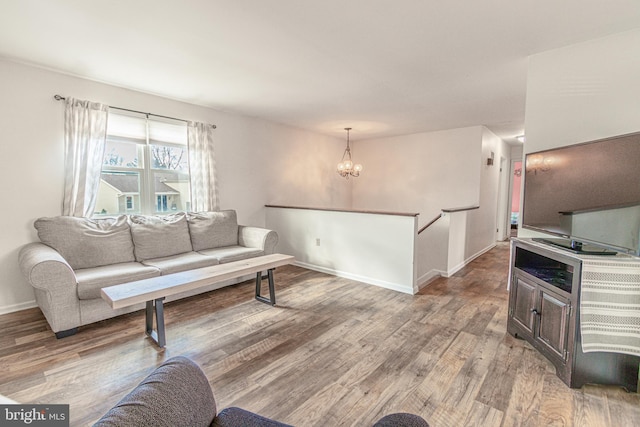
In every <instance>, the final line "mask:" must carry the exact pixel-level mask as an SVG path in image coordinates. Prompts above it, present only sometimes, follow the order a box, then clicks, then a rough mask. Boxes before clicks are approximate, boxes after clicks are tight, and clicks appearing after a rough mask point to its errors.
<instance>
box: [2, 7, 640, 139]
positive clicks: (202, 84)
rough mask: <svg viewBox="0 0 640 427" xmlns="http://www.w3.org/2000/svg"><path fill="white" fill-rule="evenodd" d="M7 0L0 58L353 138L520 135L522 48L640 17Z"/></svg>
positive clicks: (638, 21) (599, 33)
mask: <svg viewBox="0 0 640 427" xmlns="http://www.w3.org/2000/svg"><path fill="white" fill-rule="evenodd" d="M3 3H4V4H3V5H2V13H1V14H0V56H1V57H4V58H8V59H10V60H16V61H21V62H26V63H29V64H34V65H37V66H43V67H47V68H50V69H54V70H59V71H62V72H65V73H70V74H73V75H77V76H82V77H87V78H90V79H93V80H97V81H101V82H105V83H109V84H113V85H117V86H122V87H126V88H131V89H135V90H139V91H143V92H148V93H152V94H157V95H161V96H164V97H168V98H172V99H177V100H181V101H185V102H189V103H193V104H198V105H204V106H208V107H212V108H215V109H218V110H223V111H228V112H234V113H240V114H244V115H249V116H254V117H261V118H264V119H267V120H270V121H274V122H278V123H284V124H287V125H290V126H295V127H299V128H303V129H308V130H311V131H314V132H318V133H323V134H328V135H334V136H340V137H343V136H344V130H343V128H344V127H347V126H350V127H352V128H353V130H352V131H351V139H352V140H358V139H369V138H374V137H376V138H377V137H383V136H392V135H403V134H411V133H417V132H428V131H435V130H442V129H451V128H459V127H466V126H475V125H485V126H487V127H488V128H489V129H491V130H492V131H493V132H495V133H496V134H497V135H498V136H500V137H502V138H503V139H505V140H506V141H508V142H512V141H515V140H514V137H515V136H516V135H519V134H521V133H523V130H524V111H525V92H526V78H527V57H528V56H529V55H531V54H535V53H539V52H543V51H546V50H550V49H554V48H558V47H562V46H566V45H570V44H574V43H577V42H581V41H584V40H590V39H595V38H600V37H604V36H607V35H610V34H614V33H618V32H622V31H627V30H631V29H635V28H639V27H640V1H639V0H607V1H603V0H562V1H558V0H483V1H462V0H450V1H442V0H322V1H317V0H316V1H312V0H306V1H305V0H227V1H220V0H186V1H185V0H183V1H178V0H173V1H169V0H135V1H131V0H110V1H86V0H20V1H10V2H8V1H6V0H4V1H3ZM635 54H638V52H636V53H635ZM66 95H71V96H73V94H71V93H70V94H66Z"/></svg>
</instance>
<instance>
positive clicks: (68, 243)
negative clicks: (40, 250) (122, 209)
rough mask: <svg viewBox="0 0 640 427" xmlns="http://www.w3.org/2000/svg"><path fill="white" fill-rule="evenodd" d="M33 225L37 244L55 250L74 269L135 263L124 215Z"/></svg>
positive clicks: (48, 220) (51, 220)
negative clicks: (38, 240)
mask: <svg viewBox="0 0 640 427" xmlns="http://www.w3.org/2000/svg"><path fill="white" fill-rule="evenodd" d="M33 225H34V227H35V228H36V230H37V231H38V237H39V238H40V241H41V242H42V243H44V244H45V245H47V246H51V247H52V248H53V249H55V250H56V251H58V252H59V253H60V255H62V257H63V258H64V259H65V260H66V261H67V262H68V263H69V265H70V266H71V268H73V269H74V270H77V269H81V268H91V267H99V266H103V265H109V264H117V263H121V262H133V261H135V257H134V255H133V242H132V240H131V231H130V228H129V224H128V223H127V217H126V216H125V215H121V216H118V217H116V218H105V219H89V218H78V217H72V216H58V217H53V218H39V219H37V220H36V221H35V223H34V224H33Z"/></svg>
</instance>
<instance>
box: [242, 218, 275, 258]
mask: <svg viewBox="0 0 640 427" xmlns="http://www.w3.org/2000/svg"><path fill="white" fill-rule="evenodd" d="M277 243H278V233H276V232H275V231H273V230H268V229H266V228H260V227H249V226H246V225H239V226H238V244H239V245H240V246H244V247H247V248H258V249H261V250H263V251H264V254H265V255H269V254H272V253H274V252H275V250H276V244H277Z"/></svg>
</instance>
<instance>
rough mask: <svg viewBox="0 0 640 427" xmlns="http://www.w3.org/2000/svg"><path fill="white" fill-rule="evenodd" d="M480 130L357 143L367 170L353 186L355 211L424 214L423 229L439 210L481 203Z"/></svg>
mask: <svg viewBox="0 0 640 427" xmlns="http://www.w3.org/2000/svg"><path fill="white" fill-rule="evenodd" d="M482 132H483V127H482V126H474V127H467V128H462V129H452V130H446V131H440V132H428V133H418V134H413V135H405V136H397V137H391V138H382V139H374V140H366V141H356V142H355V144H354V147H355V149H354V152H355V153H357V156H356V155H355V154H354V160H356V161H358V162H360V163H362V164H363V166H364V168H365V169H364V171H363V172H362V174H361V175H360V177H359V178H358V179H357V180H354V182H353V196H352V197H353V208H354V209H363V210H366V209H372V210H393V211H398V212H418V213H420V217H419V225H420V226H422V225H424V224H426V223H428V222H429V221H431V220H432V219H433V218H434V217H435V216H436V215H438V214H439V213H440V211H441V209H444V208H454V207H461V206H469V205H477V204H478V203H479V201H480V188H479V180H480V168H481V160H480V156H481V153H482Z"/></svg>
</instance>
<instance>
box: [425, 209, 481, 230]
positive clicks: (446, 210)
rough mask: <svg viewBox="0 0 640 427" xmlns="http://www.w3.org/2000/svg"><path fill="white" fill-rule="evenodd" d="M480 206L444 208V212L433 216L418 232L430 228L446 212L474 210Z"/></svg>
mask: <svg viewBox="0 0 640 427" xmlns="http://www.w3.org/2000/svg"><path fill="white" fill-rule="evenodd" d="M479 208H480V206H465V207H462V208H447V209H442V213H440V214H438V216H437V217H435V218H433V219H432V220H431V221H429V223H428V224H427V225H425V226H424V227H422V228H421V229H420V230H418V234H420V233H422V232H423V231H424V230H426V229H427V228H429V227H430V226H432V225H433V223H434V222H436V221H437V220H439V219H440V218H442V216H443V215H444V214H445V213H453V212H463V211H472V210H474V209H479Z"/></svg>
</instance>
